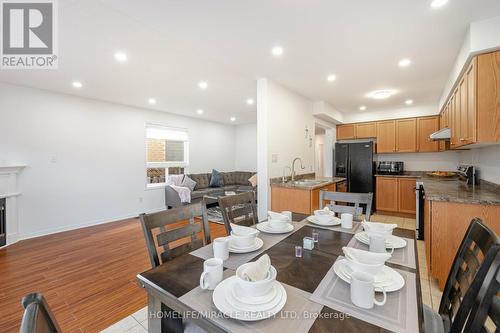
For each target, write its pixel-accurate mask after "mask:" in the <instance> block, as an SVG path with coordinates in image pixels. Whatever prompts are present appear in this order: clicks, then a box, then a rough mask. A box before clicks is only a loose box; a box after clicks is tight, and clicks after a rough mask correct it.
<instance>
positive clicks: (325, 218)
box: [316, 214, 333, 223]
mask: <svg viewBox="0 0 500 333" xmlns="http://www.w3.org/2000/svg"><path fill="white" fill-rule="evenodd" d="M316 219H318V221H319V222H321V223H328V222H331V221H332V220H333V215H330V214H328V215H316Z"/></svg>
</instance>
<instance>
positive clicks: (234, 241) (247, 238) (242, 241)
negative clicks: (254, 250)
mask: <svg viewBox="0 0 500 333" xmlns="http://www.w3.org/2000/svg"><path fill="white" fill-rule="evenodd" d="M256 231H257V232H258V230H256ZM257 235H258V234H253V235H243V236H242V235H237V234H235V233H234V232H233V231H231V236H230V239H229V243H230V246H233V247H239V248H245V247H250V246H252V245H253V244H254V243H255V239H256V238H257Z"/></svg>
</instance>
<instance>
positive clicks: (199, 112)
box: [196, 109, 205, 114]
mask: <svg viewBox="0 0 500 333" xmlns="http://www.w3.org/2000/svg"><path fill="white" fill-rule="evenodd" d="M203 112H205V111H203V110H202V109H198V110H196V113H197V114H203Z"/></svg>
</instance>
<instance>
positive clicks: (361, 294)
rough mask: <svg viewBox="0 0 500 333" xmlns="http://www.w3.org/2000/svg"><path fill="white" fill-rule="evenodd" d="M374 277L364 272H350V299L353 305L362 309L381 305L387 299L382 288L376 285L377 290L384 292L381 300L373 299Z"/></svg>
mask: <svg viewBox="0 0 500 333" xmlns="http://www.w3.org/2000/svg"><path fill="white" fill-rule="evenodd" d="M374 281H375V280H374V277H373V275H370V274H368V273H364V272H353V273H352V274H351V301H352V303H353V304H354V305H356V306H359V307H360V308H363V309H371V308H373V305H374V304H375V305H378V306H382V305H384V304H385V302H386V301H387V295H386V293H385V289H384V288H381V287H380V288H379V287H377V291H381V292H382V293H383V294H384V298H383V300H382V301H381V302H379V301H377V300H376V299H375V287H374Z"/></svg>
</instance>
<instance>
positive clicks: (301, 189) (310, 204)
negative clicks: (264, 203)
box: [271, 176, 346, 215]
mask: <svg viewBox="0 0 500 333" xmlns="http://www.w3.org/2000/svg"><path fill="white" fill-rule="evenodd" d="M322 190H323V191H340V192H345V191H346V182H345V178H341V177H314V176H310V177H305V178H303V179H297V180H295V181H291V180H287V181H285V182H283V181H282V180H281V178H278V179H271V209H272V210H273V211H278V212H281V211H284V210H289V211H291V212H294V213H301V214H307V215H310V214H312V213H313V212H314V211H315V210H316V209H318V208H319V192H320V191H322Z"/></svg>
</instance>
